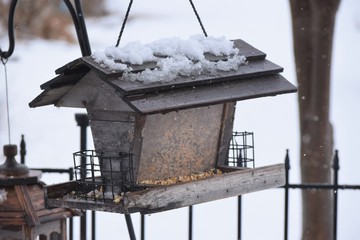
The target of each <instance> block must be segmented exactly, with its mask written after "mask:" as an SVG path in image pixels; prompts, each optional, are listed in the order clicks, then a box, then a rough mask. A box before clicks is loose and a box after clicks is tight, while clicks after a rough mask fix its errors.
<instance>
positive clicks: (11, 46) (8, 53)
mask: <svg viewBox="0 0 360 240" xmlns="http://www.w3.org/2000/svg"><path fill="white" fill-rule="evenodd" d="M16 4H17V0H12V1H11V5H10V9H9V20H8V35H9V49H8V51H5V52H3V51H2V50H1V48H0V55H1V60H2V61H3V59H8V58H9V57H10V56H11V55H12V54H13V52H14V48H15V37H14V15H15V8H16Z"/></svg>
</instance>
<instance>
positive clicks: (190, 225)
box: [189, 206, 193, 240]
mask: <svg viewBox="0 0 360 240" xmlns="http://www.w3.org/2000/svg"><path fill="white" fill-rule="evenodd" d="M192 237H193V206H189V240H192Z"/></svg>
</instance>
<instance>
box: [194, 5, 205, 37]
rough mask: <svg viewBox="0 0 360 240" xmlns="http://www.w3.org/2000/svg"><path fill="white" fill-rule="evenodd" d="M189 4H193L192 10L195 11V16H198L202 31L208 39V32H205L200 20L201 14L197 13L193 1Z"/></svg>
mask: <svg viewBox="0 0 360 240" xmlns="http://www.w3.org/2000/svg"><path fill="white" fill-rule="evenodd" d="M189 2H190V4H191V7H192V9H193V10H194V13H195V15H196V18H197V20H198V22H199V23H200V27H201V29H202V31H203V33H204V35H205V37H207V36H208V35H207V33H206V31H205V28H204V25H203V24H202V22H201V18H200V16H199V14H198V12H197V10H196V8H195V5H194V3H193V1H192V0H189Z"/></svg>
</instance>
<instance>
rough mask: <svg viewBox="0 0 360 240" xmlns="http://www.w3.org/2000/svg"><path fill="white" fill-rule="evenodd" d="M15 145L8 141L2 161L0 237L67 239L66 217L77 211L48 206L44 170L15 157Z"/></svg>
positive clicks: (0, 174) (0, 175) (0, 168)
mask: <svg viewBox="0 0 360 240" xmlns="http://www.w3.org/2000/svg"><path fill="white" fill-rule="evenodd" d="M16 154H17V146H16V145H5V146H4V155H5V156H6V160H5V163H3V164H2V165H0V213H1V214H0V239H4V240H7V239H12V240H14V239H19V240H20V239H27V240H32V239H38V238H37V237H40V239H44V240H46V239H49V240H55V239H66V235H67V233H66V219H67V218H69V217H72V216H74V215H78V213H76V212H75V211H72V210H68V209H64V208H53V209H46V208H45V204H44V191H43V186H44V184H43V183H42V182H40V181H39V179H40V176H41V172H40V171H34V170H29V169H28V168H27V167H26V166H25V165H23V164H19V163H17V162H16V160H15V158H14V157H15V155H16Z"/></svg>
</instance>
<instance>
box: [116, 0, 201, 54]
mask: <svg viewBox="0 0 360 240" xmlns="http://www.w3.org/2000/svg"><path fill="white" fill-rule="evenodd" d="M189 2H190V4H191V7H192V9H193V11H194V13H195V16H196V18H197V20H198V22H199V24H200V27H201V29H202V31H203V33H204V35H205V37H207V36H208V35H207V33H206V30H205V28H204V25H203V24H202V22H201V18H200V16H199V14H198V12H197V10H196V8H195V5H194V3H193V1H192V0H189ZM132 3H133V0H130V2H129V6H128V8H127V10H126V14H125V17H124V21H123V23H122V26H121V29H120V33H119V36H118V39H117V42H116V45H115V47H118V46H119V44H120V40H121V37H122V34H123V32H124V29H125V24H126V22H127V19H128V17H129V13H130V9H131V6H132Z"/></svg>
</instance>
